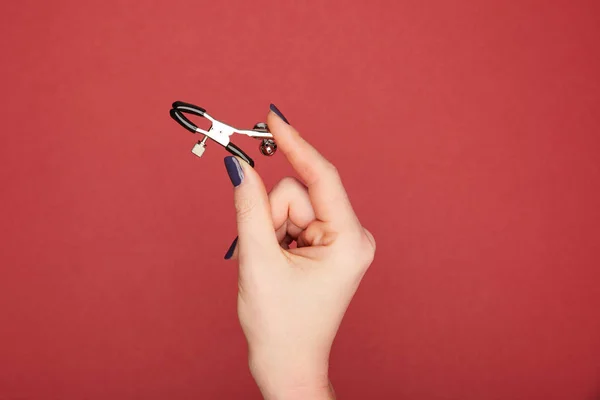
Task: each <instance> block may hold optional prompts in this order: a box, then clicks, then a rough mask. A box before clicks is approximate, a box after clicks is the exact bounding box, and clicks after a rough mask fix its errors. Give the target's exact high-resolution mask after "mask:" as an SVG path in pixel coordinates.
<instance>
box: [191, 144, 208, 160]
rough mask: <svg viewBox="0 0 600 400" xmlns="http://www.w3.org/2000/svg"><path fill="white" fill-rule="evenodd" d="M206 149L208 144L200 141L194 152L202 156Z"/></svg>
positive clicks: (193, 149)
mask: <svg viewBox="0 0 600 400" xmlns="http://www.w3.org/2000/svg"><path fill="white" fill-rule="evenodd" d="M205 150H206V145H205V144H204V143H202V142H198V143H196V144H195V145H194V147H193V148H192V153H194V154H195V155H197V156H198V157H202V154H204V151H205Z"/></svg>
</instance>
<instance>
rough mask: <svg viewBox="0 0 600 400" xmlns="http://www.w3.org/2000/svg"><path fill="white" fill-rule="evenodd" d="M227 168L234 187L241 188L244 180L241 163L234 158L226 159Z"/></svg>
mask: <svg viewBox="0 0 600 400" xmlns="http://www.w3.org/2000/svg"><path fill="white" fill-rule="evenodd" d="M225 168H227V174H228V175H229V179H231V183H232V184H233V186H239V185H240V183H242V181H243V180H244V171H243V170H242V166H241V165H240V162H239V161H238V160H237V158H235V157H234V156H228V157H225Z"/></svg>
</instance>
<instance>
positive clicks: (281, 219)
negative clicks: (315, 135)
mask: <svg viewBox="0 0 600 400" xmlns="http://www.w3.org/2000/svg"><path fill="white" fill-rule="evenodd" d="M267 124H268V126H269V128H270V130H271V133H272V134H273V136H274V139H275V141H276V142H277V146H278V149H279V150H280V151H281V152H282V153H283V154H284V155H285V157H286V158H287V159H288V161H289V162H290V163H291V165H292V166H293V168H294V169H295V170H296V172H297V173H298V175H299V176H300V178H301V180H302V181H303V182H304V184H303V183H301V182H299V181H297V180H295V179H293V178H285V179H283V180H282V181H281V182H279V184H278V185H277V186H275V187H274V188H273V190H272V191H271V192H270V193H269V194H267V192H266V190H265V187H264V185H263V182H262V180H261V179H260V177H259V175H258V174H257V172H256V171H255V170H254V169H253V168H251V167H250V166H249V165H248V164H247V163H245V162H243V161H241V160H239V159H237V158H234V157H227V158H226V159H225V165H226V167H227V171H228V173H229V176H230V178H231V181H232V183H233V184H234V186H235V189H234V203H235V209H236V216H237V217H236V218H237V228H238V239H236V241H234V243H233V245H232V246H231V248H230V251H229V252H228V254H227V255H226V258H229V257H231V256H233V257H232V258H234V259H237V260H238V261H239V292H238V315H239V319H240V323H241V326H242V329H243V331H244V334H245V336H246V339H247V341H248V348H249V364H250V370H251V372H252V375H253V377H254V379H255V380H256V382H257V384H258V386H259V388H260V390H261V392H262V393H263V396H264V397H265V398H266V399H303V400H307V399H332V398H334V395H333V390H332V389H331V386H330V384H329V378H328V365H329V353H330V349H331V346H332V343H333V340H334V338H335V335H336V333H337V330H338V327H339V325H340V323H341V321H342V318H343V316H344V313H345V312H346V309H347V307H348V304H349V303H350V301H351V299H352V297H353V296H354V293H355V292H356V289H357V288H358V285H359V283H360V281H361V279H362V277H363V275H364V273H365V272H366V270H367V268H368V267H369V265H370V264H371V262H372V261H373V257H374V254H375V240H374V239H373V236H372V235H371V234H370V233H369V232H368V231H367V230H366V229H364V228H363V227H362V225H361V223H360V221H359V220H358V218H357V216H356V215H355V213H354V211H353V209H352V206H351V204H350V201H349V199H348V196H347V195H346V191H345V189H344V187H343V185H342V182H341V180H340V176H339V175H338V173H337V170H336V169H335V168H334V166H333V165H332V164H331V163H330V162H328V161H327V160H326V159H325V158H324V157H323V156H321V154H319V152H317V150H315V149H314V148H313V147H312V146H311V145H310V144H309V143H307V142H306V141H305V140H304V139H303V138H302V137H301V136H300V135H299V133H298V132H297V131H296V130H295V129H294V128H293V127H292V126H291V125H289V124H288V123H287V120H286V119H285V117H283V115H281V113H280V112H279V111H278V110H277V108H275V107H274V106H271V112H269V114H268V116H267ZM294 240H295V241H296V243H297V248H293V249H290V248H289V244H290V243H291V242H292V241H294Z"/></svg>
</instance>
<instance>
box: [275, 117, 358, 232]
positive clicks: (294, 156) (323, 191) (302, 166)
mask: <svg viewBox="0 0 600 400" xmlns="http://www.w3.org/2000/svg"><path fill="white" fill-rule="evenodd" d="M283 118H284V117H283ZM267 124H268V126H269V129H270V131H271V133H272V134H273V137H274V139H275V141H276V142H277V147H278V149H279V150H280V151H281V152H282V153H283V154H284V155H285V156H286V158H287V159H288V161H289V162H290V164H291V165H292V167H293V168H294V170H295V171H296V172H297V173H298V175H300V178H301V179H302V180H303V181H304V182H305V183H306V186H307V187H308V193H309V196H310V199H311V202H312V206H313V208H314V210H315V216H316V217H317V218H318V219H319V220H321V221H325V222H333V223H336V224H344V223H346V222H356V219H355V218H356V217H355V215H354V211H353V210H352V206H351V204H350V201H349V199H348V196H347V194H346V190H345V189H344V186H343V184H342V181H341V179H340V176H339V174H338V172H337V170H336V169H335V167H334V166H333V165H332V164H331V163H330V162H329V161H328V160H327V159H325V158H324V157H323V156H322V155H321V154H320V153H319V152H318V151H317V150H316V149H315V148H314V147H313V146H311V145H310V144H309V143H308V142H307V141H306V140H304V139H303V138H302V137H301V136H300V134H299V133H298V131H296V129H294V128H293V127H292V126H291V125H289V124H288V123H287V122H286V120H285V119H282V116H281V112H279V110H277V108H276V107H274V106H273V105H271V112H269V114H268V115H267Z"/></svg>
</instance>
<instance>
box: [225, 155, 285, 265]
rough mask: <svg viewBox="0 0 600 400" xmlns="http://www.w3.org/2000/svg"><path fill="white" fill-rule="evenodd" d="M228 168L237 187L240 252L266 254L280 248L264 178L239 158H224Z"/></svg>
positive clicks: (235, 193)
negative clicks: (270, 250)
mask: <svg viewBox="0 0 600 400" xmlns="http://www.w3.org/2000/svg"><path fill="white" fill-rule="evenodd" d="M225 168H226V170H227V174H228V175H229V179H230V180H231V183H232V184H233V186H234V189H233V199H234V205H235V214H236V221H237V230H238V240H237V247H238V249H237V250H238V251H239V254H240V255H244V254H246V255H249V256H252V254H260V255H264V252H265V251H268V250H269V249H273V248H277V247H278V246H279V244H278V242H277V236H276V234H275V230H274V229H273V221H272V219H271V207H270V204H269V196H268V194H267V191H266V189H265V186H264V184H263V181H262V179H261V178H260V176H259V175H258V173H257V172H256V170H255V169H254V168H252V167H251V166H250V165H248V163H246V162H244V161H241V160H240V159H238V158H237V157H233V156H229V157H225Z"/></svg>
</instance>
